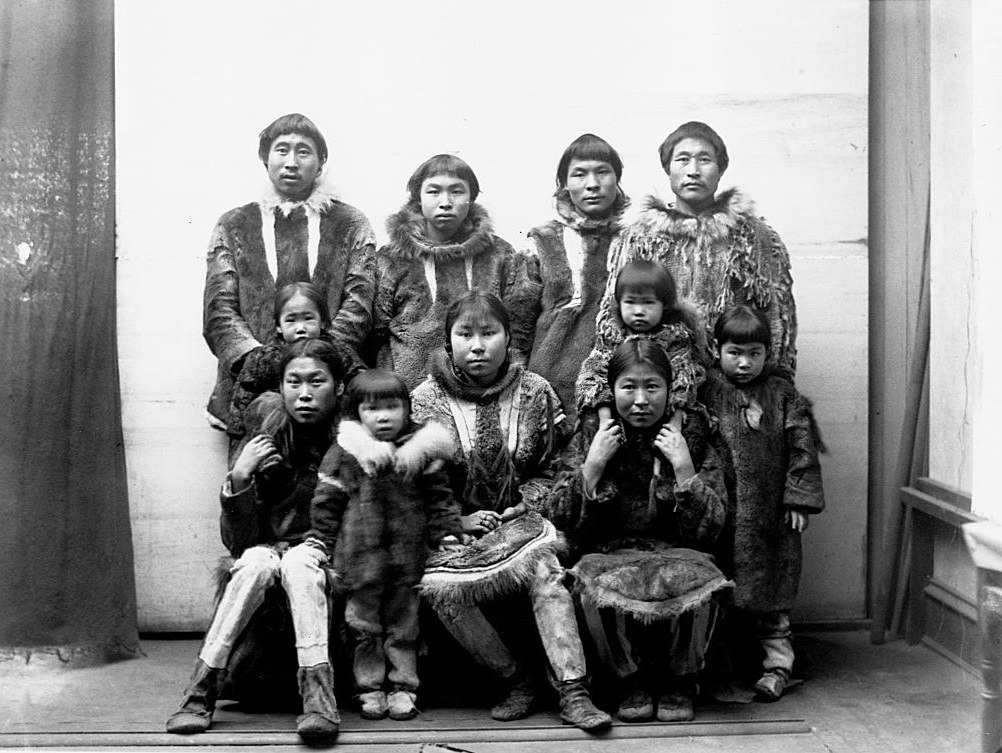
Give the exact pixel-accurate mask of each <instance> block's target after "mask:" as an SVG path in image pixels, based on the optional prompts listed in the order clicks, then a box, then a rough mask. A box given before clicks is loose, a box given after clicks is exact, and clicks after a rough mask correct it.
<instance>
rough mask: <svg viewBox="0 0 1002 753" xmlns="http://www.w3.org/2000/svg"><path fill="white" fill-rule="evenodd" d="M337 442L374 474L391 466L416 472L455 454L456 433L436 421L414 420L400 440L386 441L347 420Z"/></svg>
mask: <svg viewBox="0 0 1002 753" xmlns="http://www.w3.org/2000/svg"><path fill="white" fill-rule="evenodd" d="M337 443H338V446H339V447H340V448H341V449H342V450H344V451H345V452H346V453H348V454H349V455H351V456H352V457H353V458H355V460H357V461H358V464H359V465H360V466H362V470H363V471H364V472H365V473H366V474H368V475H370V476H371V475H372V474H373V473H375V472H376V471H378V470H380V469H382V468H387V467H389V466H390V465H393V466H394V467H395V469H396V470H398V471H400V472H402V473H405V474H407V475H413V474H415V473H419V472H421V471H423V470H424V469H425V467H426V466H427V465H428V464H429V463H431V462H433V461H435V460H447V459H448V458H450V457H452V452H453V449H454V441H453V438H452V433H451V432H450V431H449V430H448V429H447V428H446V427H445V426H443V425H442V424H440V423H437V422H435V421H429V422H428V423H426V424H423V425H422V424H416V423H411V424H410V426H408V427H407V431H406V433H405V434H403V435H402V436H401V437H400V438H399V439H397V441H396V442H382V441H380V440H378V439H376V438H375V437H373V436H372V434H371V433H370V432H369V430H368V429H366V428H365V427H364V426H362V424H361V423H360V422H358V421H352V420H345V421H342V422H341V424H340V426H339V427H338V436H337Z"/></svg>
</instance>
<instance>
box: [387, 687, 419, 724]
mask: <svg viewBox="0 0 1002 753" xmlns="http://www.w3.org/2000/svg"><path fill="white" fill-rule="evenodd" d="M416 698H417V696H416V695H415V694H414V692H413V691H410V690H403V689H401V688H397V689H396V690H391V691H390V693H389V695H387V696H386V703H387V705H388V706H389V712H390V719H393V720H394V721H397V722H406V721H407V720H408V719H413V718H414V717H416V716H417V715H418V710H417V706H415V705H414V701H415V699H416Z"/></svg>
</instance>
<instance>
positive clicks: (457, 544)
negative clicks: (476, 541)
mask: <svg viewBox="0 0 1002 753" xmlns="http://www.w3.org/2000/svg"><path fill="white" fill-rule="evenodd" d="M463 546H464V545H463V543H462V542H461V541H460V540H459V539H458V538H457V537H455V536H443V537H442V540H441V541H440V542H439V544H438V551H440V552H458V551H460V550H461V549H462V548H463Z"/></svg>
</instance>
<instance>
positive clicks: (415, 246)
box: [386, 203, 494, 260]
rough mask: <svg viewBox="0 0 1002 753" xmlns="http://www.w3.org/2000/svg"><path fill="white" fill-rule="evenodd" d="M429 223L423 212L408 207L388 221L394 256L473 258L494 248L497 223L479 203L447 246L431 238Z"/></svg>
mask: <svg viewBox="0 0 1002 753" xmlns="http://www.w3.org/2000/svg"><path fill="white" fill-rule="evenodd" d="M426 223H427V220H425V217H424V215H423V214H421V212H416V211H414V210H413V209H411V208H410V207H409V206H404V207H403V208H402V209H401V210H400V211H399V212H397V213H396V214H393V215H390V218H389V219H388V220H387V221H386V231H387V233H388V234H389V236H390V240H391V243H390V245H389V246H388V247H387V249H388V250H389V251H390V253H395V254H399V255H400V256H402V257H404V258H408V259H419V258H425V257H433V258H434V259H436V260H445V259H461V258H472V257H474V256H478V255H480V254H482V253H484V252H485V251H489V250H490V249H491V248H493V245H494V223H493V222H492V221H491V218H490V216H489V215H488V214H487V210H486V209H484V208H483V207H482V206H480V205H479V204H476V203H473V204H470V213H469V214H468V215H467V217H466V219H465V220H464V221H463V224H462V225H461V226H460V228H459V230H457V231H456V234H455V235H454V236H453V237H452V238H450V239H449V240H448V241H446V242H445V243H435V242H433V241H431V240H429V239H428V235H427V233H426V230H425V228H426V226H427V224H426Z"/></svg>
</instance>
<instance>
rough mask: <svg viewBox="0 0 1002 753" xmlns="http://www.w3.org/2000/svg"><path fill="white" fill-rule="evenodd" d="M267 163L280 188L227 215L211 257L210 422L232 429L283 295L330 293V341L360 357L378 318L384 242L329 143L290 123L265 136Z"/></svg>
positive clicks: (298, 119)
mask: <svg viewBox="0 0 1002 753" xmlns="http://www.w3.org/2000/svg"><path fill="white" fill-rule="evenodd" d="M258 156H259V157H260V159H261V161H262V162H263V163H264V166H265V168H266V170H267V171H268V177H269V180H270V181H271V184H270V186H269V188H268V192H267V194H266V195H265V196H264V197H263V198H262V199H261V200H260V201H255V202H251V203H250V204H245V205H244V206H241V207H237V208H236V209H233V210H231V211H229V212H227V213H226V214H224V215H223V216H222V217H220V219H219V221H218V222H217V223H216V227H215V229H214V230H213V233H212V239H211V241H210V242H209V251H208V256H207V269H206V277H205V294H204V306H203V331H202V332H203V336H204V337H205V341H206V343H208V345H209V349H210V350H211V351H212V353H213V354H214V355H215V356H216V358H217V359H218V360H219V367H218V374H217V379H216V385H215V387H214V389H213V391H212V395H211V396H210V397H209V403H208V406H207V418H208V420H209V423H210V424H212V425H213V426H215V427H216V428H219V429H223V430H225V429H226V428H227V426H226V424H227V419H228V414H229V408H230V402H231V399H232V391H233V380H234V377H235V376H236V375H237V374H239V373H240V369H241V367H242V366H243V363H244V359H245V358H246V357H247V355H248V354H249V353H251V352H252V351H254V350H255V349H256V348H259V347H261V346H262V345H263V344H264V343H267V342H268V341H269V340H270V339H271V336H272V334H273V333H274V327H275V323H274V322H275V319H274V311H273V301H274V299H275V291H276V290H278V289H280V288H282V287H283V286H285V285H287V284H289V283H292V282H312V283H313V284H314V285H316V286H317V287H319V288H320V289H321V290H323V291H324V293H325V294H326V296H327V303H328V308H329V310H330V313H331V316H332V322H331V327H330V334H331V335H332V337H333V339H335V340H336V341H337V342H339V343H341V344H342V345H345V346H347V347H349V348H351V349H353V350H357V349H358V346H359V344H360V343H361V342H362V340H363V339H364V338H365V336H366V335H367V334H368V332H369V329H370V326H371V320H372V313H371V312H372V297H373V291H374V287H375V261H374V253H375V251H374V249H375V236H374V235H373V232H372V228H371V227H370V226H369V221H368V220H367V219H366V218H365V216H364V215H363V214H362V213H361V212H359V211H358V210H357V209H355V208H354V207H351V206H349V205H348V204H345V203H343V202H341V201H338V200H337V199H336V198H335V197H334V194H333V192H332V189H331V187H330V186H329V185H328V183H327V182H326V180H325V178H324V176H323V175H322V170H323V165H324V163H325V161H326V159H327V144H326V142H325V141H324V138H323V135H322V134H321V133H320V131H319V130H318V129H317V127H316V126H315V125H314V124H313V122H312V121H310V120H309V118H306V117H304V116H303V115H299V114H292V115H285V116H283V117H281V118H279V119H278V120H276V121H275V122H273V123H272V124H271V125H269V126H268V127H267V128H266V129H265V130H264V131H262V133H261V136H260V144H259V149H258ZM231 449H233V448H231Z"/></svg>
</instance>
